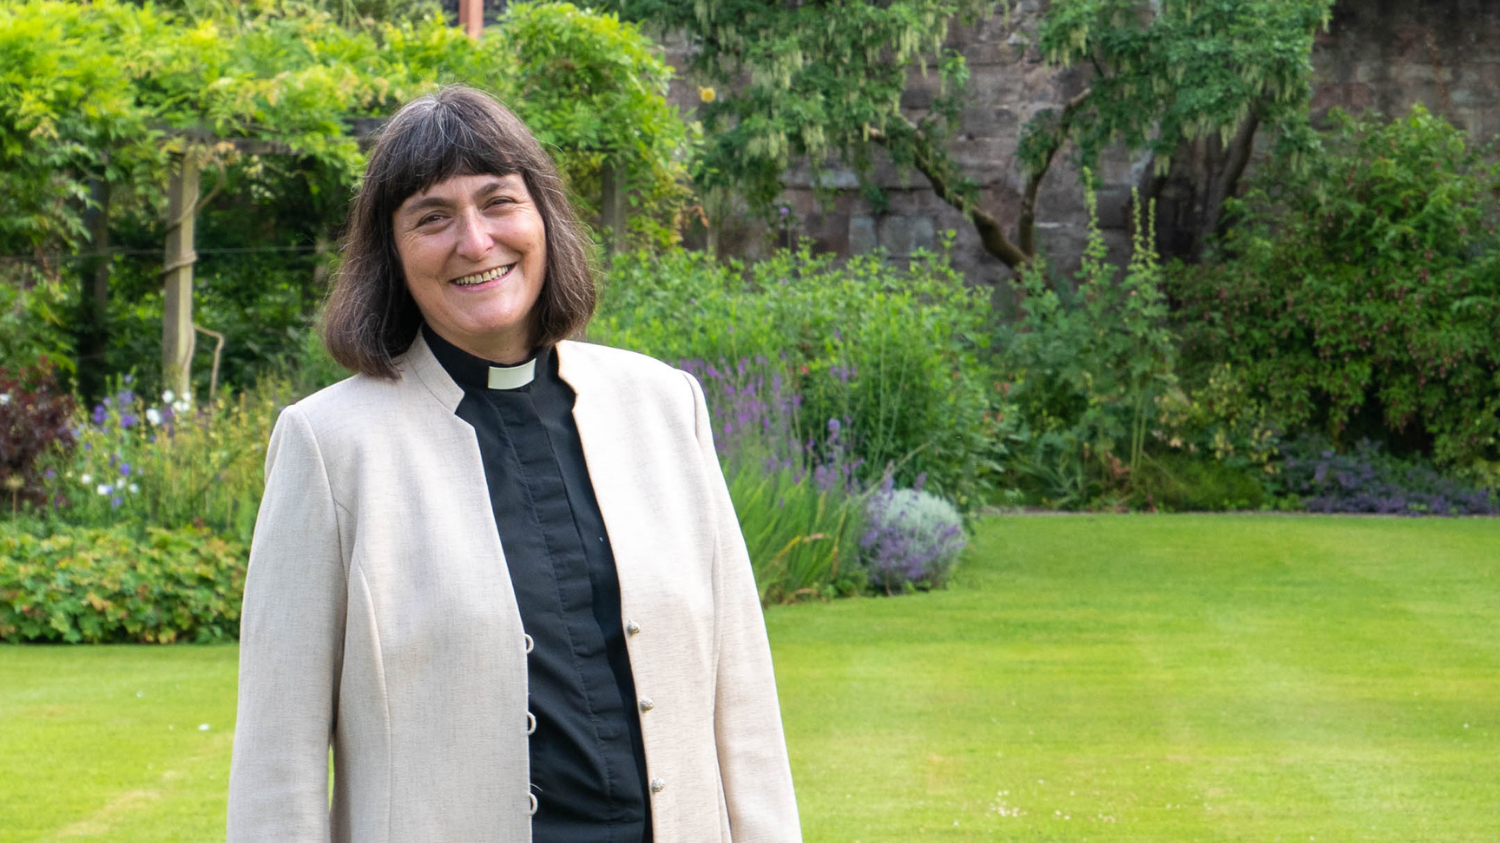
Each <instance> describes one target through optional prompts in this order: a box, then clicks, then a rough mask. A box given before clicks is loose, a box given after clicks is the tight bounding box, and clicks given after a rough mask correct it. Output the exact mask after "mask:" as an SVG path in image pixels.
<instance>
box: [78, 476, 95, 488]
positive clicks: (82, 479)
mask: <svg viewBox="0 0 1500 843" xmlns="http://www.w3.org/2000/svg"><path fill="white" fill-rule="evenodd" d="M78 482H80V483H82V484H83V485H85V486H87V485H89V484H90V483H92V482H94V475H92V474H85V475H83V476H82V477H80V478H78Z"/></svg>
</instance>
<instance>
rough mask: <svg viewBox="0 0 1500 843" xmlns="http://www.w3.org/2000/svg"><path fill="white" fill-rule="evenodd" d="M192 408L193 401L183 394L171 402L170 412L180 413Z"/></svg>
mask: <svg viewBox="0 0 1500 843" xmlns="http://www.w3.org/2000/svg"><path fill="white" fill-rule="evenodd" d="M192 408H193V402H192V401H189V400H188V397H187V396H186V395H184V396H183V397H182V398H180V399H178V400H176V401H173V402H172V412H174V413H177V414H178V415H182V414H183V413H186V412H187V411H188V410H191V409H192Z"/></svg>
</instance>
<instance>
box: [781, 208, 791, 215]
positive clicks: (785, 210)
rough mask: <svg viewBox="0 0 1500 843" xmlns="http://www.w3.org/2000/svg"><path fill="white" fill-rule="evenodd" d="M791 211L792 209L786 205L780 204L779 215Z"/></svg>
mask: <svg viewBox="0 0 1500 843" xmlns="http://www.w3.org/2000/svg"><path fill="white" fill-rule="evenodd" d="M791 212H792V209H791V208H788V207H787V206H785V205H782V206H781V215H782V216H786V215H787V214H790V213H791Z"/></svg>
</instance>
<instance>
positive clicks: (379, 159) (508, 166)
mask: <svg viewBox="0 0 1500 843" xmlns="http://www.w3.org/2000/svg"><path fill="white" fill-rule="evenodd" d="M511 174H519V175H520V176H521V177H522V178H523V179H525V181H526V189H527V191H529V192H530V193H531V200H532V202H534V203H535V204H536V208H537V211H538V212H539V213H540V214H541V216H542V224H543V226H544V231H545V234H546V242H547V264H546V275H545V277H544V280H543V282H542V291H541V295H540V296H539V297H538V298H537V302H536V305H535V306H534V307H533V308H532V310H531V330H532V337H531V340H532V344H533V345H536V346H549V345H552V344H554V343H556V342H557V341H558V340H562V339H566V338H568V337H569V336H572V335H573V334H575V333H577V332H578V331H580V330H582V329H583V327H584V326H585V325H586V324H588V321H589V318H590V317H591V316H593V313H594V302H595V298H596V290H595V285H594V273H593V268H592V267H591V266H590V265H589V260H588V249H587V248H586V246H585V244H586V242H587V241H586V239H585V234H584V231H583V228H582V226H581V225H580V224H579V222H578V217H577V215H576V214H575V213H574V211H573V207H572V205H571V204H569V202H568V199H567V196H566V195H565V193H564V191H563V183H562V177H561V176H559V175H558V172H557V167H556V165H554V164H553V163H552V159H551V158H549V157H548V156H547V153H546V152H544V151H542V146H541V144H540V143H538V142H537V140H536V138H534V137H532V135H531V131H530V130H528V129H527V128H526V124H524V123H522V122H521V120H520V118H518V117H516V116H515V115H514V114H512V113H511V112H510V110H509V109H507V108H506V107H505V106H503V105H501V104H500V103H498V102H496V101H495V99H494V98H493V97H491V96H490V95H489V94H486V93H484V92H482V91H477V90H475V89H473V88H468V87H464V86H462V85H453V86H450V87H446V88H443V89H441V90H439V91H437V92H435V93H431V94H428V95H426V96H423V97H418V98H417V99H415V100H412V101H411V102H409V103H407V104H406V105H405V106H403V107H402V108H401V110H400V111H398V112H396V115H395V116H394V117H392V118H391V119H390V122H388V123H386V125H385V128H384V130H382V131H381V133H380V138H379V139H378V140H377V141H376V142H375V147H374V149H372V150H371V151H370V160H369V163H368V164H366V165H365V177H364V181H363V183H362V184H361V185H360V187H359V192H358V193H356V194H355V196H354V202H353V205H352V206H351V208H350V210H349V230H348V234H347V236H346V237H345V239H344V246H343V253H344V261H343V266H342V267H341V268H340V269H339V273H338V280H337V281H335V282H334V285H333V291H332V292H331V293H330V294H329V297H328V306H327V307H326V308H325V309H324V311H323V340H324V342H326V343H327V344H328V351H329V352H330V353H331V354H332V355H333V359H335V360H337V361H338V362H339V363H340V364H341V365H343V366H344V367H345V368H347V369H351V370H353V371H355V372H361V373H363V374H366V375H371V376H374V377H378V378H387V379H395V378H396V377H398V374H397V371H396V366H395V363H394V362H393V358H395V357H396V356H397V355H398V354H401V353H402V352H404V351H405V350H406V348H407V346H409V345H411V342H412V340H413V339H415V338H416V335H417V330H418V329H419V328H420V327H421V326H422V313H421V311H419V310H418V309H417V303H416V300H414V299H413V298H412V297H411V293H410V292H409V291H408V290H407V288H406V279H405V277H404V276H403V275H402V272H401V257H400V255H399V254H398V253H397V252H396V237H395V232H394V230H393V223H392V216H393V215H394V214H395V213H396V209H398V208H400V207H401V204H402V203H403V202H405V201H406V200H407V199H408V198H410V197H411V196H413V195H415V194H417V193H421V192H422V191H424V190H426V189H428V188H429V187H432V186H433V185H435V184H437V183H439V182H442V181H444V180H446V179H449V178H452V177H453V176H479V175H495V176H507V175H511Z"/></svg>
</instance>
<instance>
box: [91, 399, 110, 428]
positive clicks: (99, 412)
mask: <svg viewBox="0 0 1500 843" xmlns="http://www.w3.org/2000/svg"><path fill="white" fill-rule="evenodd" d="M104 400H106V401H108V400H109V399H108V398H106V399H104ZM92 418H93V420H94V424H104V420H105V419H107V418H109V414H108V413H107V412H106V411H105V409H104V405H103V404H95V405H94V415H93V416H92Z"/></svg>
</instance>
